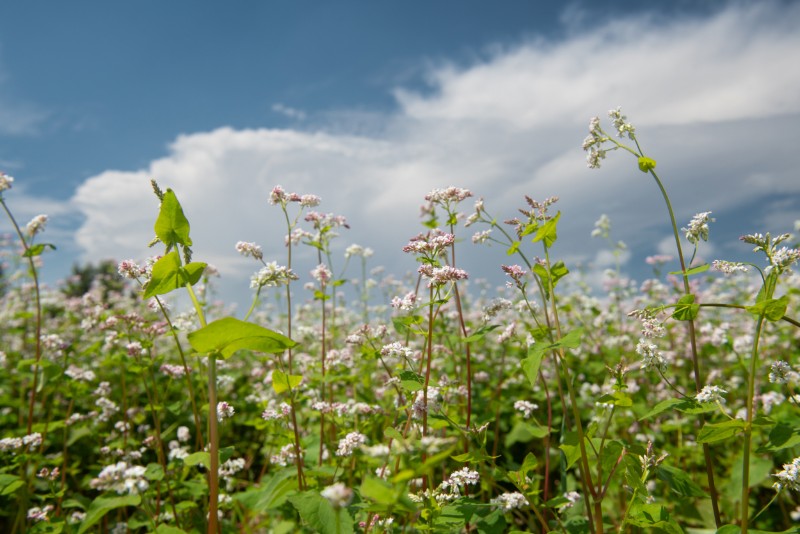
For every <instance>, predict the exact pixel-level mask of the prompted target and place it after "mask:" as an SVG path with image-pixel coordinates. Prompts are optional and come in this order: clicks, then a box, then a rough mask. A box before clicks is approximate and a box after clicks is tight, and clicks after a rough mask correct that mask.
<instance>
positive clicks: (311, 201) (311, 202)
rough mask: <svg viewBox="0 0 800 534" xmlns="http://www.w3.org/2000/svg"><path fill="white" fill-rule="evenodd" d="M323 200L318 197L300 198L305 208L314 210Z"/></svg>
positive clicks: (306, 196) (304, 196) (303, 196)
mask: <svg viewBox="0 0 800 534" xmlns="http://www.w3.org/2000/svg"><path fill="white" fill-rule="evenodd" d="M320 202H322V199H321V198H319V197H318V196H317V195H301V196H300V205H301V206H303V207H304V208H314V207H317V206H319V204H320Z"/></svg>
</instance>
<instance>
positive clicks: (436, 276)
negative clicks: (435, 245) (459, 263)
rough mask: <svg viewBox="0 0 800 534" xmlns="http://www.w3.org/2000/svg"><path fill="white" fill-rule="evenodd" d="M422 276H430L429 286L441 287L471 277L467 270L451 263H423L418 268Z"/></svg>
mask: <svg viewBox="0 0 800 534" xmlns="http://www.w3.org/2000/svg"><path fill="white" fill-rule="evenodd" d="M417 272H419V273H420V274H421V275H422V276H424V277H426V278H428V279H429V280H428V286H427V287H429V288H430V287H441V286H443V285H445V284H447V283H449V282H456V281H458V280H466V279H467V278H469V275H468V274H467V271H465V270H463V269H457V268H455V267H451V266H450V265H443V266H442V267H433V266H432V265H429V264H425V265H421V266H420V268H419V269H417Z"/></svg>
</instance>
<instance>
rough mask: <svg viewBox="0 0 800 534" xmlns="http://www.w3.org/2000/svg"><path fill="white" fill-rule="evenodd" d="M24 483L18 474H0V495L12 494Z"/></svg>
mask: <svg viewBox="0 0 800 534" xmlns="http://www.w3.org/2000/svg"><path fill="white" fill-rule="evenodd" d="M24 485H25V481H24V480H22V479H21V478H20V477H18V476H17V475H8V474H0V495H11V494H12V493H14V492H16V491H17V490H18V489H19V488H21V487H22V486H24Z"/></svg>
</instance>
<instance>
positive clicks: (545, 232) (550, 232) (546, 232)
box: [533, 211, 561, 248]
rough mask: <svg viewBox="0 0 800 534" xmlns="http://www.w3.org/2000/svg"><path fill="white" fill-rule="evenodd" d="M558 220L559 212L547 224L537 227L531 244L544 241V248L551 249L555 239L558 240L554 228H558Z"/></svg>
mask: <svg viewBox="0 0 800 534" xmlns="http://www.w3.org/2000/svg"><path fill="white" fill-rule="evenodd" d="M560 218H561V212H560V211H559V212H558V213H556V214H555V216H554V217H553V218H552V219H549V220H548V221H547V222H545V223H544V224H542V225H541V226H539V228H538V229H537V230H536V235H535V236H533V242H534V243H537V242H539V241H544V246H545V247H547V248H550V247H552V246H553V243H555V242H556V239H558V234H557V232H556V227H557V226H558V220H559V219H560Z"/></svg>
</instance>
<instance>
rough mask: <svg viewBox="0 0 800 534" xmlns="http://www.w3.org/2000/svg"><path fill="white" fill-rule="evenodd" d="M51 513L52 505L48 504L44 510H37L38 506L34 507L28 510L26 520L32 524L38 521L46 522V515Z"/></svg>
mask: <svg viewBox="0 0 800 534" xmlns="http://www.w3.org/2000/svg"><path fill="white" fill-rule="evenodd" d="M51 511H53V505H52V504H48V505H47V506H45V507H44V508H39V507H38V506H34V507H33V508H28V516H27V517H28V519H29V520H31V521H33V522H34V523H38V522H40V521H47V519H48V517H47V514H48V513H50V512H51Z"/></svg>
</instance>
